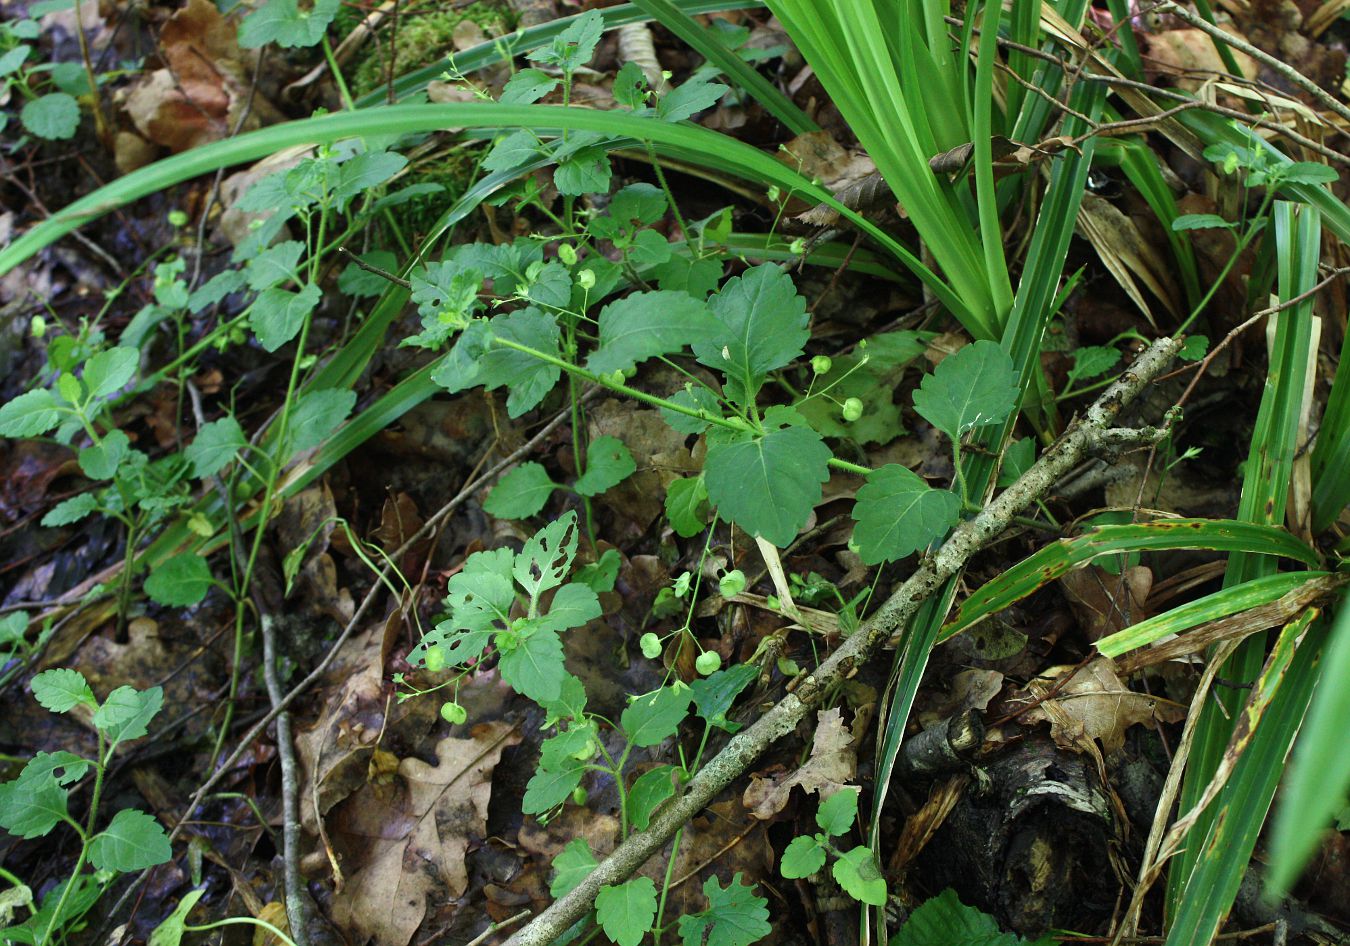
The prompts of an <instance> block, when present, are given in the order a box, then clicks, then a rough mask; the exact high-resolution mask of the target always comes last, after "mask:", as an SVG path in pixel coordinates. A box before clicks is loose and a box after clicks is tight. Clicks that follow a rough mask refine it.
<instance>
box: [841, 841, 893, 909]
mask: <svg viewBox="0 0 1350 946" xmlns="http://www.w3.org/2000/svg"><path fill="white" fill-rule="evenodd" d="M830 873H831V875H833V877H834V879H835V880H836V881H837V882H838V883H839V886H840V887H843V888H844V892H845V893H847V894H848V895H849V896H850V897H852V898H853V899H854V900H861V901H862V902H863V903H867V904H871V905H872V906H874V907H884V906H885V905H886V878H885V877H883V876H882V875H881V868H880V867H878V866H877V859H876V856H875V855H874V854H873V853H872V850H871V848H869V847H866V846H865V845H859V846H858V847H855V848H854V849H853V850H851V851H845V852H844V853H843V854H840V855H839V857H838V858H836V859H835V862H834V865H833V866H832V867H831V868H830Z"/></svg>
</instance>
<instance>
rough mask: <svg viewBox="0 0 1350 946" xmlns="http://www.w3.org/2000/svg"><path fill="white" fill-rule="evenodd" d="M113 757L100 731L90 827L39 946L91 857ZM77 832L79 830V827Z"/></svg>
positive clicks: (47, 938)
mask: <svg viewBox="0 0 1350 946" xmlns="http://www.w3.org/2000/svg"><path fill="white" fill-rule="evenodd" d="M105 752H106V754H107V756H109V757H111V756H112V749H111V748H110V747H108V741H107V739H106V738H105V737H104V735H103V731H102V730H99V731H98V754H97V759H98V762H97V763H96V764H95V765H94V791H93V794H92V795H91V796H90V798H89V826H88V827H87V828H86V829H85V830H84V831H83V832H81V834H82V835H83V837H81V838H80V854H79V856H78V857H76V858H75V867H74V869H72V870H71V872H70V879H69V880H67V881H66V885H65V887H63V888H62V890H61V898H60V899H59V900H57V901H56V909H55V910H53V911H52V918H51V919H50V920H48V921H47V929H46V930H44V931H43V933H42V939H41V940H40V941H39V943H38V946H47V943H49V942H51V938H52V931H53V930H55V929H56V926H57V924H58V923H59V922H60V920H61V914H62V912H63V911H64V910H65V906H66V901H67V900H69V899H70V891H71V890H73V889H74V888H75V882H76V881H77V880H78V879H79V877H80V871H81V870H83V869H84V862H85V859H86V858H87V857H88V856H89V842H90V841H91V840H93V837H94V827H95V826H96V825H97V824H98V803H99V798H100V797H101V796H102V795H103V774H104V772H106V771H107V766H108V759H107V758H104V755H105ZM76 830H79V828H78V826H77V827H76Z"/></svg>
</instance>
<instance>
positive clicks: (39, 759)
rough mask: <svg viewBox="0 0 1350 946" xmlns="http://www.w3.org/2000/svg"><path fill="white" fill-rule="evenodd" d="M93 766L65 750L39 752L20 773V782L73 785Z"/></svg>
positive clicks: (84, 759)
mask: <svg viewBox="0 0 1350 946" xmlns="http://www.w3.org/2000/svg"><path fill="white" fill-rule="evenodd" d="M92 695H93V694H90V696H92ZM92 764H93V763H91V762H90V761H89V760H88V759H86V758H84V757H83V756H78V755H76V754H75V753H73V752H67V751H65V750H64V749H61V750H58V751H56V752H39V753H38V754H37V755H35V756H33V758H31V759H29V760H28V764H27V765H25V766H24V767H23V771H22V772H21V773H19V780H20V781H24V782H33V783H36V782H39V781H48V780H50V781H54V782H56V784H58V785H73V784H74V783H76V782H78V781H79V780H80V779H82V778H84V775H85V773H86V772H88V771H89V767H90V766H91V765H92Z"/></svg>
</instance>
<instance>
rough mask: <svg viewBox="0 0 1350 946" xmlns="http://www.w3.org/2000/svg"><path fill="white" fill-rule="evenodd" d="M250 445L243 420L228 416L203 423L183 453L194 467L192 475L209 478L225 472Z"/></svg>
mask: <svg viewBox="0 0 1350 946" xmlns="http://www.w3.org/2000/svg"><path fill="white" fill-rule="evenodd" d="M247 446H248V438H247V437H245V436H244V429H243V428H242V427H240V426H239V421H237V420H235V419H234V417H233V416H231V415H226V416H225V417H222V418H220V420H213V421H211V422H210V423H209V424H203V425H202V427H201V429H200V430H198V431H197V436H196V438H195V439H194V440H193V441H192V443H190V444H188V445H187V448H186V449H185V450H184V451H183V456H184V458H185V459H186V460H187V461H188V463H191V464H192V475H193V476H195V477H197V478H198V479H205V478H206V477H208V476H214V475H215V474H217V473H219V472H220V471H221V470H223V469H224V468H225V467H226V466H228V465H229V464H230V463H231V462H232V461H233V460H234V458H235V457H236V456H238V455H239V451H240V450H243V449H244V448H245V447H247Z"/></svg>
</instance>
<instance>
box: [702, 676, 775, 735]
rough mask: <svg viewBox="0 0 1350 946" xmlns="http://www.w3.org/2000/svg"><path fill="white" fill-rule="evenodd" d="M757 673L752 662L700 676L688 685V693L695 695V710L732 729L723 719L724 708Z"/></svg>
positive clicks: (708, 719) (729, 704) (725, 712)
mask: <svg viewBox="0 0 1350 946" xmlns="http://www.w3.org/2000/svg"><path fill="white" fill-rule="evenodd" d="M758 676H759V668H758V667H756V666H755V665H754V664H734V665H733V666H730V667H727V668H726V669H725V670H719V671H717V672H716V673H714V674H712V675H710V676H707V677H700V678H699V679H697V680H695V681H694V682H693V683H691V684H689V692H690V693H692V694H693V697H694V711H695V712H697V713H698V715H699V716H700V717H701V718H703V719H704V720H706V721H707V722H709V723H712V724H713V725H714V726H717V727H718V728H720V729H725V730H727V731H728V732H731V731H734V729H733V725H734V724H731V723H728V722H727V720H726V715H727V710H729V709H731V704H733V703H735V702H736V697H738V696H740V694H741V691H742V690H744V689H745V688H746V687H748V686H749V685H750V684H751V683H753V682H754V681H755V678H756V677H758Z"/></svg>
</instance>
